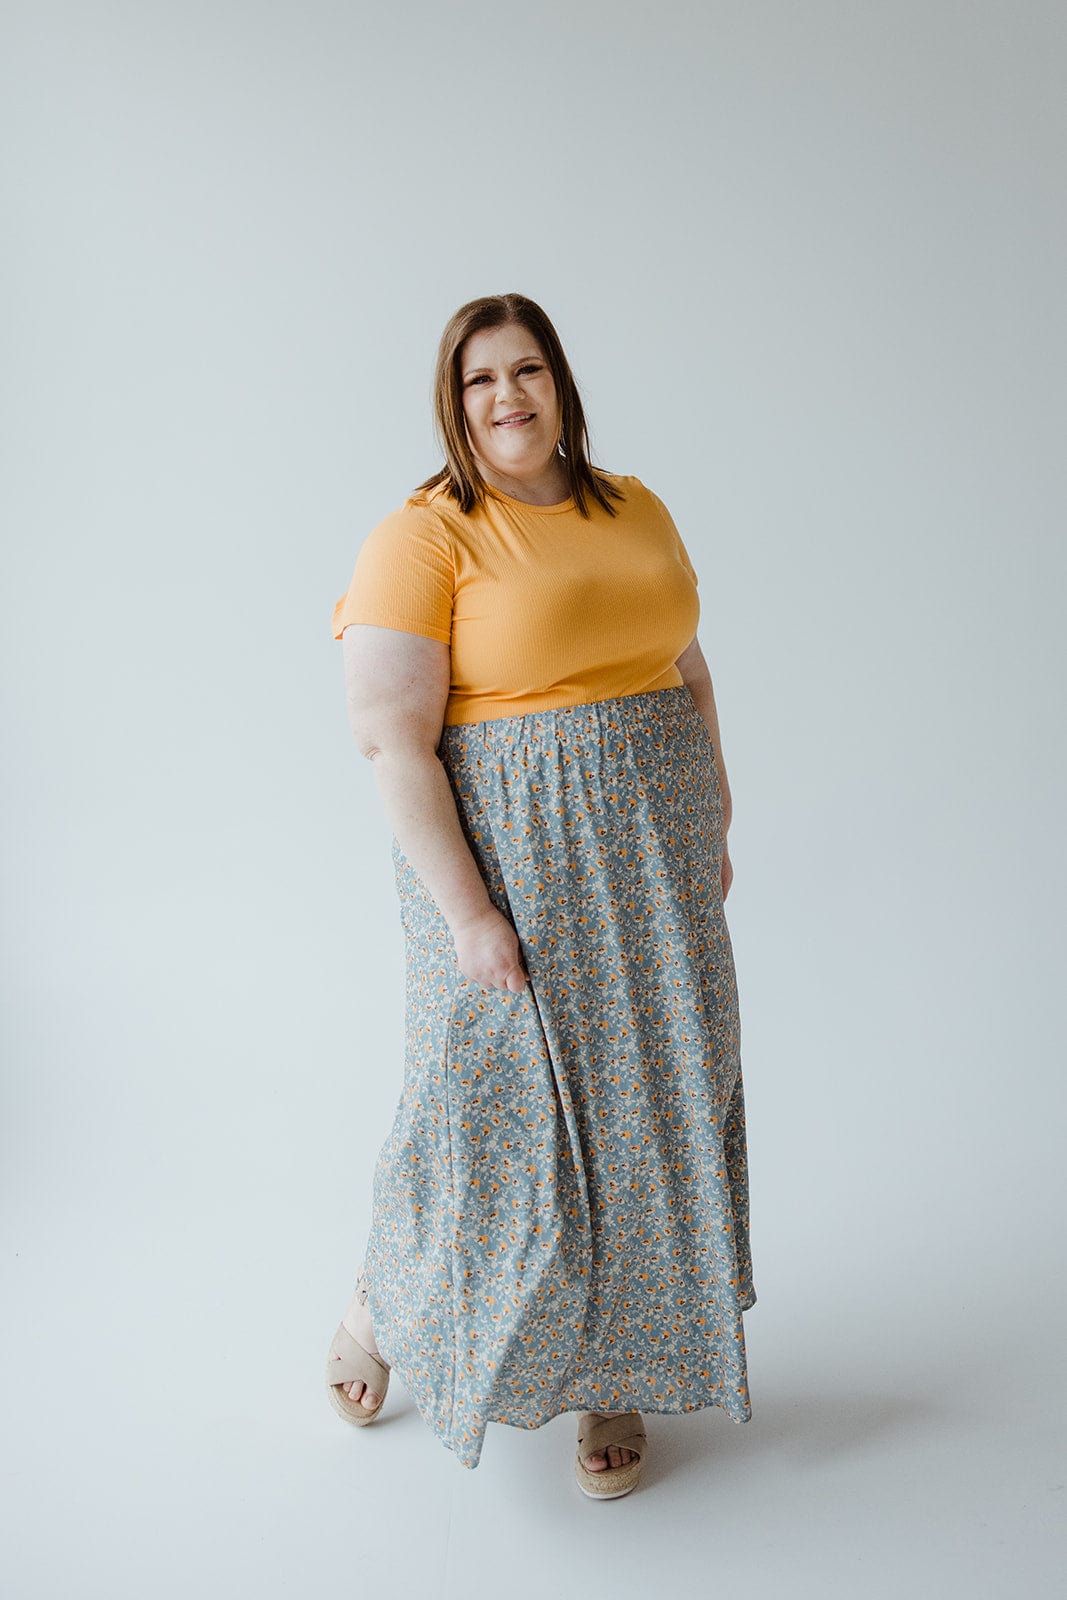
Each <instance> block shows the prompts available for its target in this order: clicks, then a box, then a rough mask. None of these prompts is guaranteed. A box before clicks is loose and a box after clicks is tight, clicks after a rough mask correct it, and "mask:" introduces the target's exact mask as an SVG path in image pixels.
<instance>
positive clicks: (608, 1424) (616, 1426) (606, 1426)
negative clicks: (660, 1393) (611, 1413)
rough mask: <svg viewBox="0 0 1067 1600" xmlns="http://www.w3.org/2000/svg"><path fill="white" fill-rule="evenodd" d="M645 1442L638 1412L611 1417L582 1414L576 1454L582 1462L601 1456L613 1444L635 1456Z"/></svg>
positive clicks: (596, 1412)
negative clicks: (630, 1451) (588, 1457)
mask: <svg viewBox="0 0 1067 1600" xmlns="http://www.w3.org/2000/svg"><path fill="white" fill-rule="evenodd" d="M646 1442H647V1435H646V1434H645V1425H644V1423H643V1422H642V1421H641V1413H640V1412H639V1411H626V1412H624V1413H623V1414H622V1415H621V1416H615V1417H605V1416H602V1415H601V1413H600V1412H599V1411H583V1412H582V1415H581V1417H580V1419H579V1422H578V1453H579V1455H580V1456H581V1457H582V1459H583V1460H584V1459H585V1458H586V1457H587V1456H598V1455H602V1454H603V1452H604V1451H605V1450H607V1448H608V1446H609V1445H613V1444H614V1445H618V1446H619V1448H620V1449H621V1450H632V1451H633V1452H634V1454H635V1455H638V1456H639V1455H641V1454H643V1452H644V1449H645V1446H646Z"/></svg>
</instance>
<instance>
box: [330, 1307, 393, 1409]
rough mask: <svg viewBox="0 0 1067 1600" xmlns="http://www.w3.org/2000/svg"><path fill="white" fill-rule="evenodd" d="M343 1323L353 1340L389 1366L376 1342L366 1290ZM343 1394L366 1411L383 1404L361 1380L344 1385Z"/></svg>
mask: <svg viewBox="0 0 1067 1600" xmlns="http://www.w3.org/2000/svg"><path fill="white" fill-rule="evenodd" d="M341 1321H342V1322H343V1324H344V1326H345V1327H346V1328H347V1329H348V1331H349V1333H350V1334H351V1335H352V1337H353V1339H355V1340H356V1342H357V1343H358V1344H361V1345H362V1346H363V1348H364V1350H369V1351H370V1353H371V1355H372V1356H377V1357H378V1360H379V1361H380V1362H381V1363H382V1365H383V1366H386V1367H387V1366H388V1365H389V1363H388V1361H386V1359H385V1357H384V1356H383V1355H382V1353H381V1351H380V1350H379V1349H378V1346H377V1345H376V1344H375V1342H374V1329H373V1327H372V1326H371V1319H370V1311H369V1309H368V1307H367V1303H366V1291H365V1290H364V1291H363V1292H362V1293H357V1294H356V1296H355V1298H354V1299H353V1301H352V1304H351V1305H350V1306H349V1308H348V1310H347V1311H346V1312H345V1314H344V1316H343V1317H342V1318H341ZM341 1392H342V1394H346V1395H347V1396H348V1398H349V1399H350V1400H355V1401H358V1402H359V1404H360V1405H361V1406H362V1407H363V1408H364V1410H366V1411H376V1410H377V1409H378V1407H379V1406H380V1405H381V1403H382V1396H381V1395H380V1394H375V1393H374V1391H373V1389H368V1388H367V1385H366V1384H365V1383H364V1382H363V1381H362V1379H360V1378H356V1379H354V1380H353V1381H352V1382H351V1383H346V1384H342V1385H341Z"/></svg>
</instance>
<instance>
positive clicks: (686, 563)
mask: <svg viewBox="0 0 1067 1600" xmlns="http://www.w3.org/2000/svg"><path fill="white" fill-rule="evenodd" d="M645 490H646V492H647V493H648V494H650V495H652V499H653V500H654V501H655V503H656V505H657V507H658V508H659V513H660V516H661V517H662V518H663V520H664V522H665V523H666V524H667V527H668V529H669V530H670V535H671V540H672V543H673V544H674V548H675V550H676V551H677V554H678V559H679V561H680V562H681V563H682V566H683V567H684V568H685V570H686V572H688V574H689V576H690V577H691V578H692V580H693V587H694V588H695V587H696V585H697V581H698V580H697V575H696V568H695V567H694V566H693V563H692V562H691V561H690V559H689V551H688V550H687V549H686V548H685V545H684V543H683V542H682V536H681V534H680V533H679V532H678V529H677V528H676V527H675V523H674V518H673V517H672V516H671V514H670V512H669V511H668V510H667V507H666V506H665V505H664V504H663V501H662V500H661V499H660V497H659V495H658V494H654V493H653V491H652V490H651V489H649V488H648V485H647V484H646V485H645Z"/></svg>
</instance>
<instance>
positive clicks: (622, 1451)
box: [581, 1411, 637, 1472]
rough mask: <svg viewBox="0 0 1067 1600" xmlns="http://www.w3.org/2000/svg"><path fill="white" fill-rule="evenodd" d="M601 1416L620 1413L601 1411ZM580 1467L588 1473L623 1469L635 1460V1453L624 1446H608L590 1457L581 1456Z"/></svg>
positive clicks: (618, 1414) (619, 1413) (619, 1414)
mask: <svg viewBox="0 0 1067 1600" xmlns="http://www.w3.org/2000/svg"><path fill="white" fill-rule="evenodd" d="M600 1415H601V1416H613V1417H614V1416H621V1415H624V1413H622V1412H616V1411H602V1412H601V1413H600ZM581 1459H582V1465H583V1467H585V1469H586V1471H588V1472H606V1471H607V1470H608V1468H609V1467H625V1466H626V1465H627V1464H628V1463H629V1462H631V1461H635V1460H636V1459H637V1452H636V1451H634V1450H628V1449H627V1448H626V1446H625V1445H618V1444H609V1445H608V1448H607V1451H606V1452H605V1451H603V1450H598V1451H596V1452H595V1453H594V1454H593V1455H591V1456H583V1457H582V1458H581Z"/></svg>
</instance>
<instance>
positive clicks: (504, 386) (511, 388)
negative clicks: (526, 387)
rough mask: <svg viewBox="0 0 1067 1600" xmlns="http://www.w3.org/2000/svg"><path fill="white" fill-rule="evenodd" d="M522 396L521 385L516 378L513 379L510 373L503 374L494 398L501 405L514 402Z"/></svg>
mask: <svg viewBox="0 0 1067 1600" xmlns="http://www.w3.org/2000/svg"><path fill="white" fill-rule="evenodd" d="M521 394H522V384H521V383H520V382H519V380H518V378H513V377H512V376H511V374H510V373H505V375H504V376H503V377H502V378H501V380H500V382H499V383H498V384H497V390H496V397H497V399H498V400H499V401H500V402H501V403H502V404H503V403H506V402H507V401H509V400H515V399H517V398H518V397H519V396H521Z"/></svg>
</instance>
